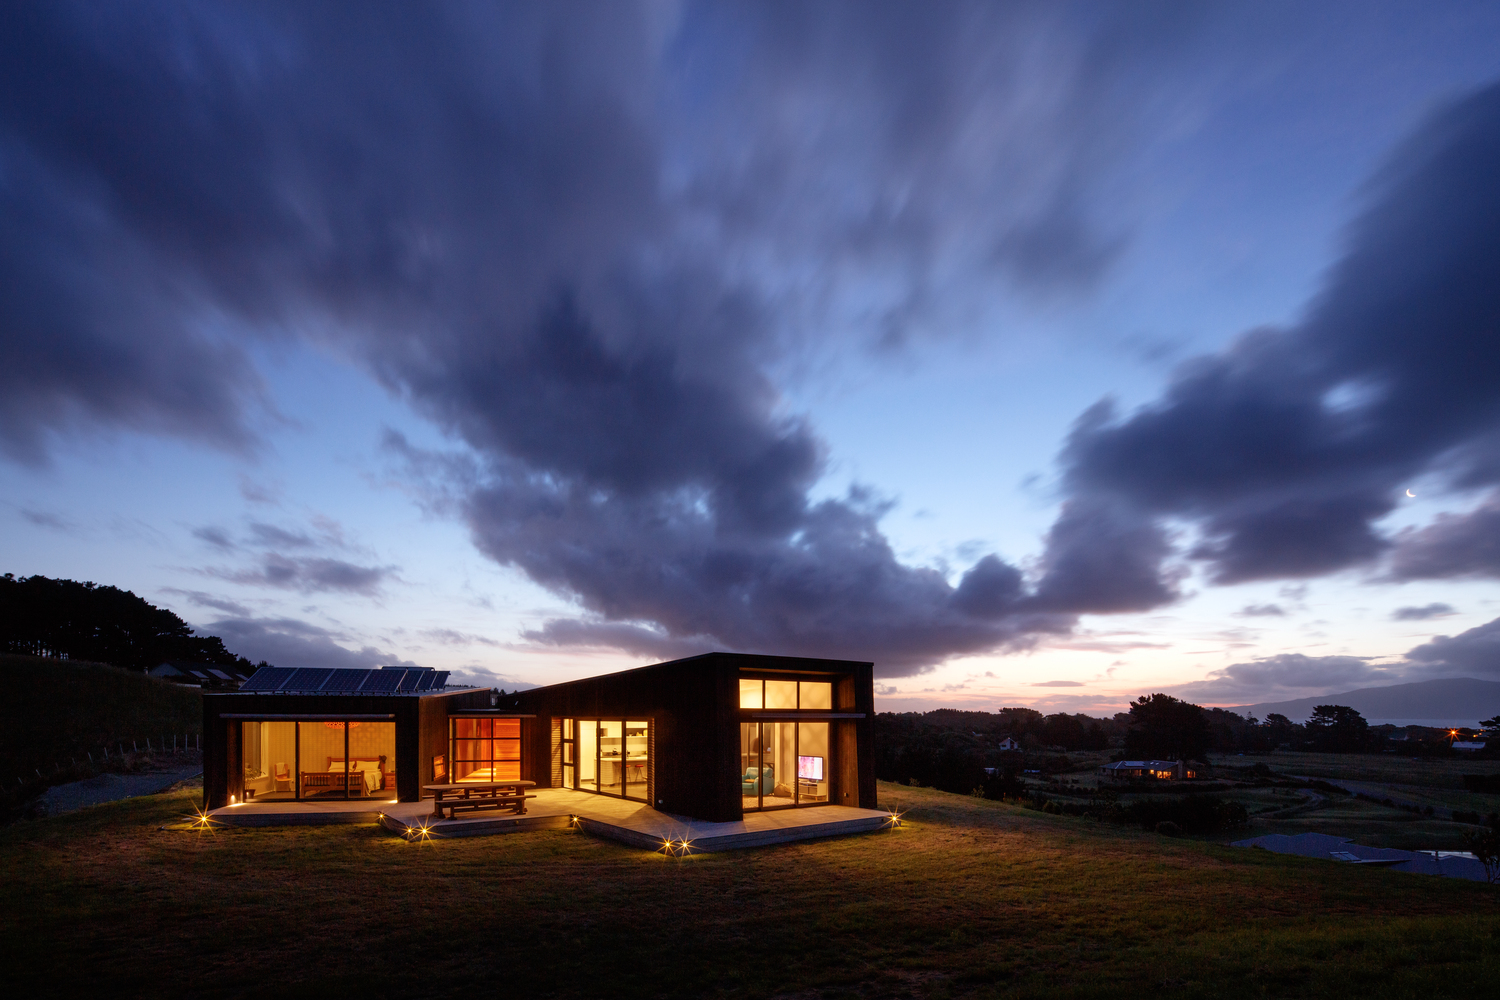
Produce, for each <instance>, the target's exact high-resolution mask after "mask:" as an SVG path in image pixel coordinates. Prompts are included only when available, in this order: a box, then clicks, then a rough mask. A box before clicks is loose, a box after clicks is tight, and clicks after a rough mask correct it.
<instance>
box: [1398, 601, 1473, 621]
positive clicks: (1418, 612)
mask: <svg viewBox="0 0 1500 1000" xmlns="http://www.w3.org/2000/svg"><path fill="white" fill-rule="evenodd" d="M1457 613H1458V612H1457V611H1455V610H1454V609H1453V605H1451V604H1443V603H1442V602H1440V601H1435V602H1433V603H1432V604H1424V605H1422V606H1421V607H1407V608H1397V609H1396V610H1395V611H1393V612H1391V620H1392V621H1398V622H1420V621H1426V620H1427V619H1429V618H1443V617H1445V616H1447V615H1453V614H1457Z"/></svg>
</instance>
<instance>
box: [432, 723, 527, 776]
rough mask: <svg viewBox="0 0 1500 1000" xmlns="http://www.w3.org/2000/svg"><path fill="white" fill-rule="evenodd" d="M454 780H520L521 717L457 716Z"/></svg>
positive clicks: (454, 729)
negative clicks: (467, 717) (478, 717)
mask: <svg viewBox="0 0 1500 1000" xmlns="http://www.w3.org/2000/svg"><path fill="white" fill-rule="evenodd" d="M452 722H453V729H452V733H451V735H452V747H451V750H452V752H451V754H450V757H451V759H452V762H453V765H452V766H453V770H452V780H453V781H456V782H460V783H461V782H465V781H520V780H521V720H520V719H454V720H452Z"/></svg>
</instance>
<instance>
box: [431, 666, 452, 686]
mask: <svg viewBox="0 0 1500 1000" xmlns="http://www.w3.org/2000/svg"><path fill="white" fill-rule="evenodd" d="M447 686H448V671H446V670H439V671H437V672H436V673H434V674H433V675H432V687H433V690H437V689H438V688H445V687H447Z"/></svg>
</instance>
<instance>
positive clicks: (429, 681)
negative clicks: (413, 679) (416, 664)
mask: <svg viewBox="0 0 1500 1000" xmlns="http://www.w3.org/2000/svg"><path fill="white" fill-rule="evenodd" d="M436 680H437V671H435V670H424V671H422V676H421V677H418V678H417V686H416V690H418V691H431V690H432V685H433V682H434V681H436Z"/></svg>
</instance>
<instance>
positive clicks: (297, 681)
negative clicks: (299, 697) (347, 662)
mask: <svg viewBox="0 0 1500 1000" xmlns="http://www.w3.org/2000/svg"><path fill="white" fill-rule="evenodd" d="M327 679H328V668H327V667H298V668H297V669H296V670H294V671H292V676H290V677H288V678H287V679H286V683H285V684H283V685H281V687H280V688H278V689H277V690H279V691H316V690H317V689H318V685H319V684H322V683H323V682H324V681H325V680H327Z"/></svg>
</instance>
